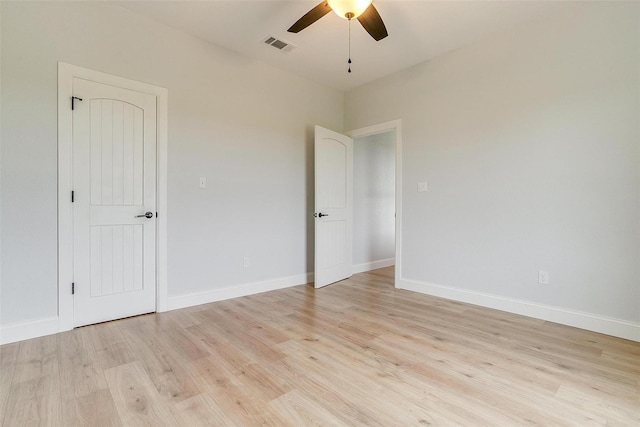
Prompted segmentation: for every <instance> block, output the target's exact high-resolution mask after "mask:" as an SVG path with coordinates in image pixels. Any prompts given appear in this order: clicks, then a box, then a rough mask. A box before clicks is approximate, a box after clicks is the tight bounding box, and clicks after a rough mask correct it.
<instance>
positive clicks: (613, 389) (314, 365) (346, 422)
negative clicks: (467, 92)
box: [0, 268, 640, 427]
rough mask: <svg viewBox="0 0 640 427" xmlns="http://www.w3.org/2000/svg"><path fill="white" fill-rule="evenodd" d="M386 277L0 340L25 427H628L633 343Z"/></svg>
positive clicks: (13, 403)
mask: <svg viewBox="0 0 640 427" xmlns="http://www.w3.org/2000/svg"><path fill="white" fill-rule="evenodd" d="M392 277H393V269H392V268H388V269H381V270H376V271H373V272H369V273H362V274H358V275H356V276H354V277H353V278H351V279H349V280H347V281H343V282H340V283H338V284H335V285H332V286H330V287H328V288H324V289H322V290H319V291H315V290H314V289H313V287H311V286H297V287H294V288H289V289H285V290H281V291H274V292H269V293H265V294H260V295H254V296H250V297H244V298H238V299H234V300H229V301H223V302H218V303H213V304H206V305H202V306H198V307H192V308H189V309H183V310H177V311H172V312H168V313H162V314H157V315H147V316H141V317H137V318H131V319H125V320H120V321H115V322H110V323H105V324H101V325H95V326H89V327H85V328H81V329H76V330H73V331H70V332H66V333H62V334H58V335H53V336H48V337H43V338H37V339H33V340H28V341H23V342H20V343H15V344H9V345H5V346H2V347H0V356H1V359H0V421H2V422H3V425H4V426H23V425H55V426H58V425H59V426H72V425H88V426H100V425H126V426H136V425H157V426H160V425H184V426H198V425H212V426H234V425H237V426H258V425H273V426H296V427H301V426H315V425H329V426H360V425H367V426H385V427H388V426H415V425H441V426H449V425H467V426H512V425H542V426H556V425H579V426H588V425H618V426H630V425H635V426H638V425H640V343H636V342H632V341H625V340H622V339H618V338H613V337H609V336H606V335H600V334H596V333H592V332H587V331H583V330H579V329H574V328H570V327H566V326H561V325H557V324H552V323H547V322H544V321H540V320H535V319H530V318H526V317H521V316H516V315H512V314H507V313H504V312H500V311H495V310H489V309H484V308H480V307H476V306H472V305H466V304H461V303H456V302H451V301H447V300H443V299H438V298H433V297H429V296H425V295H420V294H416V293H412V292H408V291H401V290H396V289H394V288H393V284H392V283H393V279H392Z"/></svg>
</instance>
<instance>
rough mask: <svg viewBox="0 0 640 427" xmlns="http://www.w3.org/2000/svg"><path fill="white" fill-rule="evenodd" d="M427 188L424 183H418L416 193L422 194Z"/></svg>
mask: <svg viewBox="0 0 640 427" xmlns="http://www.w3.org/2000/svg"><path fill="white" fill-rule="evenodd" d="M427 189H428V186H427V183H426V182H419V183H418V191H419V192H423V191H427Z"/></svg>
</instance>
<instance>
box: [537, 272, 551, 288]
mask: <svg viewBox="0 0 640 427" xmlns="http://www.w3.org/2000/svg"><path fill="white" fill-rule="evenodd" d="M538 283H540V284H541V285H548V284H549V272H548V271H544V270H538Z"/></svg>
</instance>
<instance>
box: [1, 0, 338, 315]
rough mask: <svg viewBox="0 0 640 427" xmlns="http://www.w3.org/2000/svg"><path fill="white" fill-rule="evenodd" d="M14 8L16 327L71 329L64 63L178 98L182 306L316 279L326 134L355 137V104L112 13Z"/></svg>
mask: <svg viewBox="0 0 640 427" xmlns="http://www.w3.org/2000/svg"><path fill="white" fill-rule="evenodd" d="M1 7H2V22H1V24H2V27H1V30H2V32H1V36H2V42H1V43H2V45H1V48H2V66H1V67H2V68H1V72H2V77H1V85H2V102H1V108H2V130H1V135H2V152H1V159H2V164H1V167H2V171H1V182H2V200H1V205H0V215H1V221H2V222H1V228H0V230H1V235H0V238H1V250H2V259H1V272H2V275H1V283H0V293H1V300H2V301H1V303H0V322H1V323H2V324H9V323H13V322H23V321H27V320H31V319H40V318H45V317H49V316H56V315H57V243H56V238H57V236H56V234H57V222H56V221H57V219H56V209H57V184H56V174H57V158H56V150H57V115H56V114H57V111H56V109H57V61H62V62H67V63H70V64H74V65H79V66H83V67H86V68H91V69H95V70H99V71H103V72H107V73H111V74H115V75H119V76H122V77H127V78H130V79H134V80H139V81H143V82H147V83H151V84H155V85H158V86H162V87H166V88H168V90H169V148H168V158H169V161H168V206H169V211H168V212H166V213H164V214H165V215H167V216H168V266H167V268H168V283H169V296H170V297H172V296H179V295H186V294H191V293H196V292H204V291H209V290H214V289H217V288H222V287H229V286H234V285H236V284H243V283H253V282H257V281H263V280H269V279H278V278H283V277H290V276H295V275H300V274H306V273H307V272H309V271H313V265H312V260H313V254H312V253H311V251H310V250H309V248H312V247H313V241H312V238H313V237H312V234H311V233H312V227H313V222H312V215H311V213H312V212H313V183H312V178H313V170H312V169H313V168H312V160H313V149H312V148H313V145H312V135H313V125H315V124H320V125H322V126H325V127H328V128H332V129H337V130H340V129H342V127H343V126H342V120H343V95H342V93H341V92H339V91H336V90H332V89H329V88H326V87H322V86H319V85H317V84H314V83H311V82H309V81H307V80H304V79H301V78H299V77H296V76H293V75H291V74H288V73H286V72H283V71H281V70H278V69H275V68H273V67H270V66H267V65H265V64H262V63H259V62H256V61H252V60H249V59H247V58H244V57H242V56H239V55H237V54H234V53H232V52H230V51H227V50H224V49H221V48H218V47H215V46H212V45H210V44H207V43H204V42H201V41H198V40H196V39H194V38H192V37H189V36H187V35H184V34H182V33H179V32H177V31H174V30H172V29H169V28H168V27H165V26H163V25H160V24H156V23H154V22H152V21H149V20H147V19H145V18H143V17H141V16H139V15H136V14H135V13H133V12H130V11H128V10H125V9H121V8H119V7H115V6H112V5H109V4H106V3H103V2H81V3H73V2H72V3H60V2H43V3H35V2H2V6H1ZM200 176H204V177H207V188H205V189H200V188H199V187H198V184H199V177H200ZM161 214H163V213H161ZM246 256H248V257H250V258H251V267H250V268H247V269H245V268H243V258H244V257H246Z"/></svg>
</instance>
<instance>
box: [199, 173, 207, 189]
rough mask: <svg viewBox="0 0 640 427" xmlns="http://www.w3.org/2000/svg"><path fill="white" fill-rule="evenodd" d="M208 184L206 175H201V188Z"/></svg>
mask: <svg viewBox="0 0 640 427" xmlns="http://www.w3.org/2000/svg"><path fill="white" fill-rule="evenodd" d="M206 186H207V178H205V177H204V176H201V177H200V188H205V187H206Z"/></svg>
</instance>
